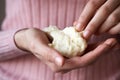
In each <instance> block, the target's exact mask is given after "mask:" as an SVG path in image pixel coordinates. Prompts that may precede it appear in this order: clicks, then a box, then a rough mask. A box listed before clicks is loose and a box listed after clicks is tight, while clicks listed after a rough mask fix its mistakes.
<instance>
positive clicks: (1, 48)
mask: <svg viewBox="0 0 120 80" xmlns="http://www.w3.org/2000/svg"><path fill="white" fill-rule="evenodd" d="M18 30H20V29H14V30H5V31H0V61H3V60H7V59H12V58H15V57H18V56H22V55H25V54H28V52H25V51H22V50H20V49H18V48H17V46H16V44H15V42H14V34H15V33H16V32H17V31H18Z"/></svg>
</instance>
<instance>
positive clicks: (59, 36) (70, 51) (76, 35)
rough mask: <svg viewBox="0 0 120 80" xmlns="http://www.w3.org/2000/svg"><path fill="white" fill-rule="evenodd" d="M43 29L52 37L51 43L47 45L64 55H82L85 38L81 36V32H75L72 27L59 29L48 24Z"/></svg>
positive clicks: (85, 44)
mask: <svg viewBox="0 0 120 80" xmlns="http://www.w3.org/2000/svg"><path fill="white" fill-rule="evenodd" d="M44 31H45V32H47V33H48V35H50V36H51V37H52V38H53V41H52V43H50V44H48V45H49V46H51V47H52V48H54V49H56V50H57V51H59V52H60V53H61V54H62V55H63V56H65V57H68V58H71V57H74V56H77V55H82V54H83V52H84V50H85V49H86V47H87V42H86V40H85V39H83V38H82V36H81V33H82V32H77V31H76V30H75V28H74V27H66V28H65V29H63V30H59V29H58V28H57V27H56V26H49V27H48V28H45V29H44Z"/></svg>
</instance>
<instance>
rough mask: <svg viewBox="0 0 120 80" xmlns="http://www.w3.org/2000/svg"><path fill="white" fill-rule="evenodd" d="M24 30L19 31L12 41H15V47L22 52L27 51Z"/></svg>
mask: <svg viewBox="0 0 120 80" xmlns="http://www.w3.org/2000/svg"><path fill="white" fill-rule="evenodd" d="M26 30H27V28H25V29H22V30H19V31H18V32H16V33H15V35H14V41H15V44H16V47H17V48H19V49H21V50H24V51H27V50H28V49H27V45H26V36H25V32H26Z"/></svg>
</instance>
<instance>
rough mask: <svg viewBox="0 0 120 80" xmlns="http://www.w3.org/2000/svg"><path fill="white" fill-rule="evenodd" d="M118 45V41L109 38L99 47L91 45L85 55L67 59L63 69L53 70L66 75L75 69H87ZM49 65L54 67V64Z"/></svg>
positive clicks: (56, 68)
mask: <svg viewBox="0 0 120 80" xmlns="http://www.w3.org/2000/svg"><path fill="white" fill-rule="evenodd" d="M116 44H117V41H116V39H114V38H109V39H107V40H106V41H104V42H102V43H100V44H99V45H96V44H95V45H93V44H92V45H89V46H88V49H87V50H86V52H85V54H84V55H82V56H77V57H73V58H70V59H65V62H64V65H63V66H62V67H54V69H53V70H54V71H57V72H60V73H66V72H69V71H71V70H73V69H77V68H83V67H86V66H88V65H90V64H92V63H94V62H95V61H97V59H98V58H100V57H101V56H102V55H104V54H107V53H108V51H110V50H112V48H113V47H114V46H116ZM48 65H49V66H53V65H52V64H48Z"/></svg>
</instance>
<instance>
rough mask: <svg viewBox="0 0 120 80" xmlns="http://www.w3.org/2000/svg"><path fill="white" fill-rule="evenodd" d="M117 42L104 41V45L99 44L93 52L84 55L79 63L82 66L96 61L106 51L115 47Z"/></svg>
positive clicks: (111, 40)
mask: <svg viewBox="0 0 120 80" xmlns="http://www.w3.org/2000/svg"><path fill="white" fill-rule="evenodd" d="M116 43H117V41H116V40H115V39H114V38H111V39H108V40H106V41H105V42H104V43H102V44H100V45H99V46H98V47H97V48H96V49H94V50H93V51H91V52H89V53H87V54H85V55H84V56H82V57H81V61H82V63H83V66H84V65H88V64H90V63H92V62H94V61H95V60H96V59H98V58H99V57H100V56H101V55H103V54H104V53H105V52H106V51H109V50H111V48H112V47H113V46H115V45H116Z"/></svg>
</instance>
